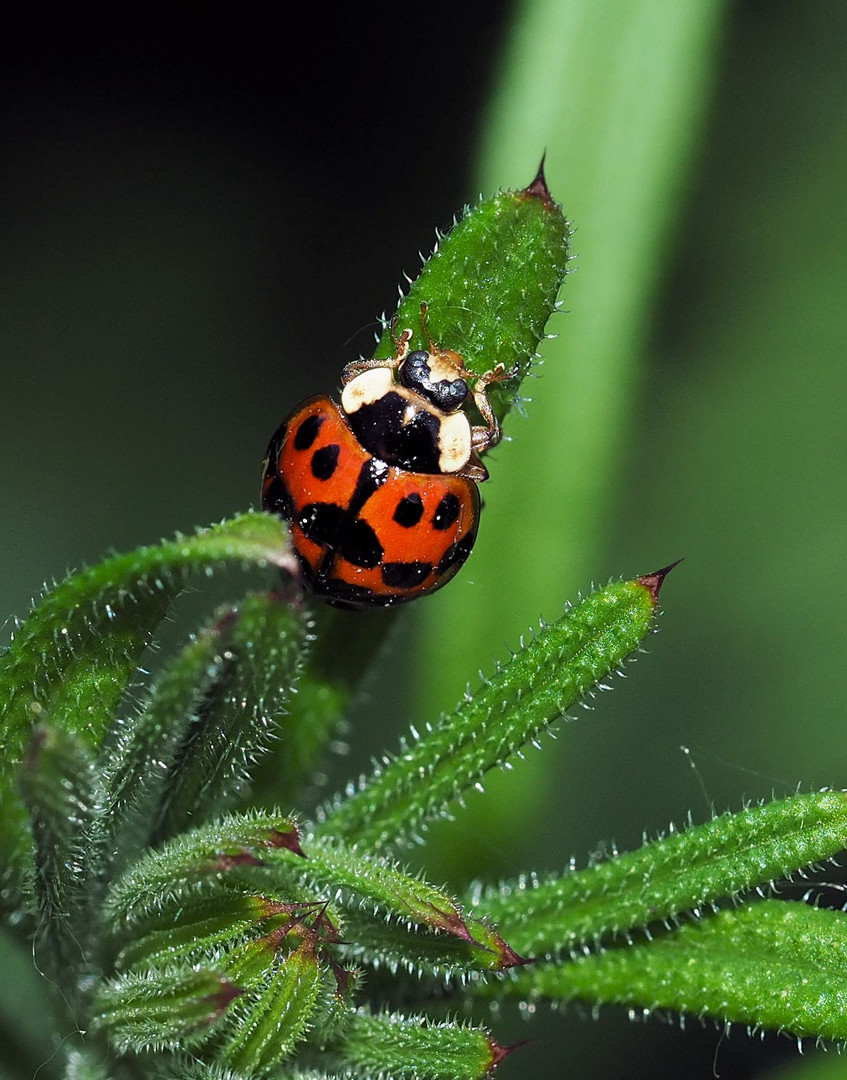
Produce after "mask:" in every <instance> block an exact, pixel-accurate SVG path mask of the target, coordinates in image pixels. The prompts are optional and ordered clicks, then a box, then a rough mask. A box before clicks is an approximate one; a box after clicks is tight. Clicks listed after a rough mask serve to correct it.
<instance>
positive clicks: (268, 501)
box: [262, 473, 294, 521]
mask: <svg viewBox="0 0 847 1080" xmlns="http://www.w3.org/2000/svg"><path fill="white" fill-rule="evenodd" d="M262 506H263V507H264V508H265V510H268V511H269V512H270V513H271V514H279V516H280V517H281V518H282V519H283V521H292V520H293V519H294V500H293V499H292V498H291V494H290V492H289V490H288V488H287V487H286V486H285V484H284V483H283V480H282V477H281V476H278V475H274V474H271V473H268V474H267V476H266V477H265V483H264V485H263V487H262Z"/></svg>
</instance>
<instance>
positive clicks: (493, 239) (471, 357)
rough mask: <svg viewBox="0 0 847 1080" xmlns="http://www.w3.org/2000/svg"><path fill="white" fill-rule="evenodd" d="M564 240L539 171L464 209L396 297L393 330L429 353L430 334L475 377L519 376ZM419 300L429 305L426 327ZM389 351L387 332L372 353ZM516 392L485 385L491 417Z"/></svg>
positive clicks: (563, 257) (551, 303) (563, 255)
mask: <svg viewBox="0 0 847 1080" xmlns="http://www.w3.org/2000/svg"><path fill="white" fill-rule="evenodd" d="M569 239H570V227H569V225H568V222H567V221H566V220H565V218H564V216H563V214H562V211H561V208H560V207H559V206H558V205H557V204H556V203H555V202H554V201H553V199H552V197H551V195H550V192H549V190H548V188H547V185H546V182H545V180H544V176H543V172H541V171H540V172H539V175H538V176H537V177H536V179H535V180H534V181H533V182H532V183H531V184H530V185H529V186H528V187H526V188H524V189H523V190H521V191H501V192H499V193H498V194H497V195H494V196H493V197H492V198H489V199H485V200H483V201H481V202H480V203H478V204H477V205H476V206H474V207H470V208H468V209H466V211H465V213H464V215H463V217H462V218H461V220H460V221H458V222H457V223H456V224H455V225H454V226H453V228H452V229H451V230H450V231H449V232H448V233H447V234H446V235H445V236H443V237H442V238H441V241H440V244H439V245H438V247H437V248H436V250H435V251H434V252H433V254H432V255H431V256H430V258H429V259H428V260H427V261H426V262H425V264H424V267H423V269H422V271H421V273H420V275H419V277H418V278H417V279H416V280H415V281H414V282H413V283H412V285H411V288H410V289H409V292H408V294H407V295H406V296H404V297H401V299H400V304H399V305H398V308H397V323H396V329H397V331H398V332H399V330H400V329H406V328H408V329H410V330H411V331H412V338H411V342H410V344H411V347H412V348H413V349H414V348H424V349H425V348H427V347H428V345H429V337H428V334H429V335H431V337H432V339H433V340H434V341H435V342H436V343H437V344H438V345H440V346H442V347H444V348H450V349H454V350H455V351H456V352H458V353H459V354H460V355H461V356H462V358H463V359H464V361H465V365H466V367H468V369H469V370H470V371H472V372H474V373H475V374H476V375H482V374H484V373H485V372H486V371H487V370H489V369H491V368H493V367H495V365H497V364H503V366H504V368H506V370H510V369H511V368H512V367H514V365H515V364H518V365H519V370H520V376H521V377H523V376H524V375H526V373H527V372H528V370H529V368H530V363H531V360H532V358H533V357H534V355H535V350H536V348H537V347H538V343H539V341H540V340H541V337H542V335H543V334H544V327H545V325H546V324H547V320H548V319H549V317H550V315H551V313H552V312H553V311H554V309H555V306H556V298H557V296H558V294H559V289H560V287H561V284H562V282H563V280H564V277H565V268H566V266H567V261H568V243H569ZM422 302H426V304H427V305H428V310H427V313H426V326H425V327H424V326H423V325H422V323H421V312H420V305H421V303H422ZM427 332H428V334H427ZM393 353H394V343H393V341H392V336H391V330H390V328H386V330H385V331H384V333H383V335H382V337H381V339H380V342H379V344H378V346H377V349H376V352H375V356H391V355H393ZM516 393H517V380H515V381H510V382H508V383H505V384H500V385H497V386H493V387H491V389H490V400H491V402H492V405H493V406H494V408H495V411H496V412H497V413H498V414H500V415H502V413H503V412H504V411H505V409H506V408H507V407H508V405H509V404H512V403H513V402H514V400H515V396H516Z"/></svg>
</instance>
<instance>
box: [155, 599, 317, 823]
mask: <svg viewBox="0 0 847 1080" xmlns="http://www.w3.org/2000/svg"><path fill="white" fill-rule="evenodd" d="M224 622H225V624H226V639H227V647H226V652H225V654H224V661H225V662H224V664H223V665H222V666H221V668H220V671H219V672H218V676H217V679H216V680H215V681H214V682H213V684H212V686H211V687H210V689H209V692H208V693H207V694H206V695H205V698H204V701H203V704H202V707H201V708H200V709H199V712H198V716H197V718H196V721H195V722H194V723H192V724H190V725H188V726H185V727H184V735H183V738H182V740H181V742H180V745H179V746H177V747H176V749H175V752H174V755H173V758H172V760H171V761H169V762H167V763H166V764H167V771H166V776H165V781H164V784H163V788H162V795H161V801H160V804H159V808H158V811H157V813H156V815H155V819H154V822H153V827H152V833H151V843H154V844H158V843H161V841H162V840H165V839H167V838H168V837H169V836H172V835H174V834H175V833H177V832H179V831H180V829H184V828H187V827H188V826H190V825H198V824H200V823H201V822H203V821H204V820H207V819H209V818H210V817H212V815H214V814H216V813H220V812H221V810H225V809H227V808H229V807H230V806H232V804H233V803H234V802H235V801H236V800H237V799H238V798H239V796H242V795H243V794H244V792H245V790H246V789H247V787H248V784H249V780H250V775H251V771H252V766H253V763H254V762H255V761H256V759H258V758H259V757H260V756H261V755H262V754H263V753H265V752H266V751H267V749H268V747H269V746H270V744H271V743H272V741H273V740H274V739H275V738H277V737H278V736H277V720H278V718H279V717H281V716H282V715H283V714H284V711H285V709H286V707H287V704H288V701H289V700H290V699H291V696H292V694H293V693H294V686H295V684H296V682H297V679H298V677H299V673H300V668H301V664H302V661H303V656H304V652H305V649H306V645H307V638H308V633H309V621H308V618H307V617H306V616H305V615H304V614H303V612H302V610H301V609H298V608H295V607H293V606H290V605H287V604H285V603H283V602H282V601H281V600H280V598H279V597H277V596H273V595H271V596H267V595H258V596H249V597H246V598H245V599H244V600H243V601H242V603H241V604H240V605H239V607H238V608H237V609H235V610H233V611H232V612H231V613H230V614H229V615H228V616H226V617H225V619H224Z"/></svg>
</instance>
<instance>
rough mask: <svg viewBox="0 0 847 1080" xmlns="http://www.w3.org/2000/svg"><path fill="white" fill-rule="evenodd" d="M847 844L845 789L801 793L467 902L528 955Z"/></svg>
mask: <svg viewBox="0 0 847 1080" xmlns="http://www.w3.org/2000/svg"><path fill="white" fill-rule="evenodd" d="M845 847H847V794H845V793H844V792H840V791H828V792H827V791H824V792H813V793H811V794H808V795H795V796H793V797H791V798H788V799H783V800H781V801H774V802H770V803H765V804H763V805H761V806H756V807H752V808H750V809H748V810H744V811H742V812H741V813H739V814H722V815H720V816H719V817H716V818H714V819H713V820H712V821H709V822H707V823H706V824H705V825H698V826H696V827H691V828H688V829H686V830H685V832H682V833H679V832H672V833H671V834H670V835H668V836H666V837H664V838H663V839H662V840H658V841H656V842H655V843H651V844H645V845H644V847H643V848H641V849H639V850H638V851H634V852H631V853H629V854H625V855H618V856H615V857H614V858H611V859H609V860H608V861H607V862H603V863H600V864H599V865H597V866H592V867H590V868H589V869H587V870H581V871H578V872H576V873H569V874H565V875H562V876H556V877H550V878H548V879H547V880H546V881H537V880H530V882H529V883H527V882H526V879H525V878H524V879H521V881H519V882H506V883H504V884H503V885H501V886H500V888H499V889H485V890H480V889H476V890H474V893H473V895H472V897H471V898H469V904H473V906H474V908H475V909H476V910H479V911H483V912H485V914H486V915H487V916H488V917H490V918H491V919H493V920H494V921H495V922H496V923H497V925H498V926H499V928H500V930H501V932H502V933H503V934H504V935H506V937H507V939H508V940H509V942H510V944H512V945H513V946H514V947H515V948H516V949H518V950H519V951H520V952H522V953H525V954H526V955H528V956H542V955H543V956H552V955H555V954H558V953H560V952H562V951H566V950H569V949H571V948H573V946H574V945H578V944H580V943H591V942H596V941H599V940H600V939H601V938H602V937H605V936H608V935H610V934H626V933H629V932H630V931H632V930H633V929H635V928H636V927H642V928H643V927H648V926H651V925H653V924H655V923H659V922H661V921H662V920H664V919H668V918H672V917H673V916H675V915H678V914H680V913H682V912H685V911H692V910H694V911H697V910H698V909H699V908H700V907H701V906H702V905H705V904H709V903H714V902H716V901H718V900H721V899H723V898H724V897H726V896H733V895H736V894H738V893H740V892H742V891H745V890H749V889H753V888H755V887H757V886H760V885H764V884H768V883H772V882H773V880H774V879H775V878H781V877H785V876H787V875H789V874H791V873H792V872H794V871H796V870H800V869H802V868H803V867H804V866H808V865H809V864H811V863H815V862H819V861H821V860H824V859H830V858H832V857H833V856H834V855H837V854H838V853H839V852H840V851H843V850H844V848H845Z"/></svg>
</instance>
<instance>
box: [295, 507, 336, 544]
mask: <svg viewBox="0 0 847 1080" xmlns="http://www.w3.org/2000/svg"><path fill="white" fill-rule="evenodd" d="M343 519H344V509H343V507H341V506H337V505H336V504H335V503H309V504H308V505H307V506H304V507H303V509H302V510H301V511H300V513H299V514H298V515H297V524H298V525H299V526H300V528H301V529H302V530H303V535H304V536H306V537H307V538H308V539H309V540H313V541H314V542H315V543H316V544H329V545H332V544H334V543H335V540H336V537H337V536H338V530H339V529H340V528H341V522H342V520H343Z"/></svg>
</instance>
